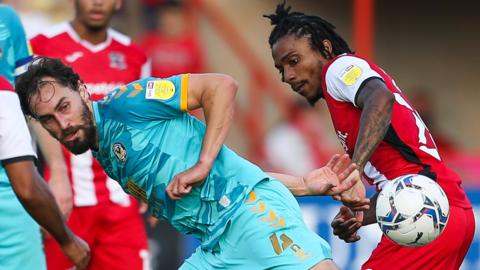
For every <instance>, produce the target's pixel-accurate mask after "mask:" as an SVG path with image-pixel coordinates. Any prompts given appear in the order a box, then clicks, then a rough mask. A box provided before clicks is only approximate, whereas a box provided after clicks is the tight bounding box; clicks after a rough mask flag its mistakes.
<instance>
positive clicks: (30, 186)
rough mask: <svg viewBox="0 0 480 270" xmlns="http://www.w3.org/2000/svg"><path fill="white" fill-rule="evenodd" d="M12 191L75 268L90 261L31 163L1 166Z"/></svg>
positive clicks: (87, 252) (83, 243)
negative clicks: (55, 241)
mask: <svg viewBox="0 0 480 270" xmlns="http://www.w3.org/2000/svg"><path fill="white" fill-rule="evenodd" d="M4 167H5V170H6V172H7V175H8V178H9V179H10V182H11V184H12V187H13V190H14V191H15V193H16V194H17V197H18V198H19V200H20V202H21V203H22V205H23V206H24V207H25V209H26V210H27V212H28V213H29V214H30V215H31V216H32V217H33V218H34V219H35V220H36V221H37V222H38V223H39V224H40V225H41V226H42V227H44V228H45V229H46V230H47V231H48V232H49V233H50V234H51V235H52V236H53V237H54V238H55V240H57V242H58V243H59V244H60V246H61V247H62V250H63V252H64V253H65V255H67V257H69V258H70V259H71V260H72V261H73V263H74V264H75V265H76V266H77V268H78V269H83V268H85V267H86V265H87V264H88V261H89V259H90V249H89V247H88V245H87V244H86V243H85V242H84V241H83V240H81V239H80V238H78V237H77V236H76V235H75V234H73V232H72V231H71V230H70V229H69V228H68V227H67V225H66V223H65V220H64V219H63V217H62V214H61V212H60V210H59V208H58V206H57V204H56V203H55V199H54V198H53V196H52V194H51V192H50V190H49V189H48V186H47V184H46V183H45V181H44V180H43V179H42V178H41V176H40V175H39V174H38V172H37V170H36V168H35V167H34V165H33V162H32V161H30V160H23V161H15V162H11V163H5V164H4Z"/></svg>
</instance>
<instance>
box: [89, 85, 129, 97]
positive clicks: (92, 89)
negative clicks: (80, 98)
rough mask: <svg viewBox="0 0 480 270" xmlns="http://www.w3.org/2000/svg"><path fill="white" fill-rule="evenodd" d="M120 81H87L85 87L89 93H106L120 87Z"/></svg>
mask: <svg viewBox="0 0 480 270" xmlns="http://www.w3.org/2000/svg"><path fill="white" fill-rule="evenodd" d="M122 85H123V84H122V83H121V82H111V83H87V89H88V92H89V93H90V94H98V95H106V94H108V93H110V92H111V91H112V90H113V89H115V88H118V87H121V86H122Z"/></svg>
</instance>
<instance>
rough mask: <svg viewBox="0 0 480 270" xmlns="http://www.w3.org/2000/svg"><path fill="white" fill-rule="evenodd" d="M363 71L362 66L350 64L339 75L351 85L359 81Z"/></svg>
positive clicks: (345, 82) (344, 81)
mask: <svg viewBox="0 0 480 270" xmlns="http://www.w3.org/2000/svg"><path fill="white" fill-rule="evenodd" d="M362 73H363V71H362V69H361V68H360V67H358V66H355V65H349V66H348V67H346V68H344V69H343V70H342V72H341V73H340V75H339V77H340V79H341V80H342V81H343V83H344V84H346V85H348V86H350V85H354V84H355V83H356V82H357V80H358V78H360V76H362Z"/></svg>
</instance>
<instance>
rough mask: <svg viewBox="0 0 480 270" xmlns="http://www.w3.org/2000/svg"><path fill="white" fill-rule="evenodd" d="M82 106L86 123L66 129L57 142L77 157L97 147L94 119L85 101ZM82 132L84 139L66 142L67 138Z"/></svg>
mask: <svg viewBox="0 0 480 270" xmlns="http://www.w3.org/2000/svg"><path fill="white" fill-rule="evenodd" d="M82 105H83V108H82V119H83V120H84V123H83V124H82V125H77V126H74V127H69V128H67V129H64V130H63V131H62V134H61V137H60V138H57V140H59V141H60V142H61V143H62V144H63V145H64V146H65V147H66V148H67V149H68V150H69V151H70V152H72V153H73V154H75V155H78V154H83V153H85V152H86V151H87V150H89V149H90V148H92V147H93V146H94V145H95V133H96V129H95V125H94V123H93V117H92V114H91V113H90V111H89V110H88V107H87V104H86V103H85V102H84V101H82ZM80 130H83V133H84V136H83V139H81V138H77V139H75V140H73V141H65V138H66V137H68V136H69V135H71V134H73V133H75V132H77V131H80Z"/></svg>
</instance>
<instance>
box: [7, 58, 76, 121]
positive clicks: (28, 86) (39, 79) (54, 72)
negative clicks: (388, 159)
mask: <svg viewBox="0 0 480 270" xmlns="http://www.w3.org/2000/svg"><path fill="white" fill-rule="evenodd" d="M45 76H48V77H52V78H54V79H55V82H57V83H59V84H61V85H62V86H66V87H70V88H71V89H73V90H74V91H78V88H79V81H80V76H79V75H78V74H77V73H75V72H74V71H73V69H72V68H71V67H69V66H67V65H65V64H63V63H62V61H60V60H59V59H55V58H49V57H37V58H35V59H33V61H32V62H31V63H30V65H29V66H28V69H27V71H25V73H23V74H22V75H20V76H19V77H18V78H17V80H16V81H15V91H16V92H17V94H18V97H19V99H20V106H21V107H22V111H23V113H24V114H25V115H28V116H31V117H34V118H35V115H34V114H33V112H32V109H31V107H30V99H31V98H32V97H33V96H34V95H35V94H37V93H38V90H39V89H40V87H41V86H43V85H44V83H46V82H45V81H43V78H44V77H45Z"/></svg>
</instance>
